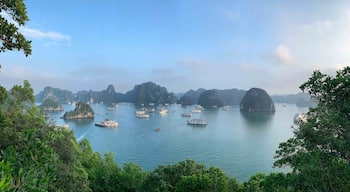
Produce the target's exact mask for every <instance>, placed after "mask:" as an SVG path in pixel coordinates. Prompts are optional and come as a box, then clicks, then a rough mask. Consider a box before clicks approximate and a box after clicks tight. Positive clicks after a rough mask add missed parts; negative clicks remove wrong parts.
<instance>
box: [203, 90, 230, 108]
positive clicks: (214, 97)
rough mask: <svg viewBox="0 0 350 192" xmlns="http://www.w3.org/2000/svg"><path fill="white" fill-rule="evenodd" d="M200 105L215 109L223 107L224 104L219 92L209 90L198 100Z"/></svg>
mask: <svg viewBox="0 0 350 192" xmlns="http://www.w3.org/2000/svg"><path fill="white" fill-rule="evenodd" d="M198 104H199V105H201V106H202V107H204V108H214V107H222V106H224V103H223V102H222V100H221V99H220V97H219V92H218V90H215V89H212V90H207V91H204V92H203V93H201V95H200V96H199V98H198Z"/></svg>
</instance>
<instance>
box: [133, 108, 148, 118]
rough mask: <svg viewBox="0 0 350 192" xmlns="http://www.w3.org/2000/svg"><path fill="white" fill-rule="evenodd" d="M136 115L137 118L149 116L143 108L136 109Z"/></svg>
mask: <svg viewBox="0 0 350 192" xmlns="http://www.w3.org/2000/svg"><path fill="white" fill-rule="evenodd" d="M136 117H137V118H149V114H147V113H146V111H144V110H139V111H136Z"/></svg>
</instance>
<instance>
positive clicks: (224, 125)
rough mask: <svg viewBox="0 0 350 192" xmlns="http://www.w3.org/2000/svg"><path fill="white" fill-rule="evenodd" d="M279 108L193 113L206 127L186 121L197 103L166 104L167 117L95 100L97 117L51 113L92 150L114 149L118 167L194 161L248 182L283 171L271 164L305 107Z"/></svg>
mask: <svg viewBox="0 0 350 192" xmlns="http://www.w3.org/2000/svg"><path fill="white" fill-rule="evenodd" d="M275 106H276V112H275V113H274V114H270V113H256V114H242V113H241V112H240V111H239V107H238V106H232V107H230V108H229V109H228V110H223V109H220V108H218V109H213V110H204V111H202V112H201V113H193V114H192V117H191V118H202V119H205V120H207V121H208V125H207V126H205V127H193V126H190V125H187V123H186V121H187V120H189V119H190V118H188V117H182V116H181V114H182V113H185V112H189V111H190V110H191V109H193V106H189V107H181V106H178V105H170V106H166V107H167V109H168V113H167V114H166V115H161V114H159V110H160V109H156V111H155V113H151V114H150V117H149V118H145V119H143V118H137V117H136V116H135V111H136V110H137V108H136V107H135V106H134V105H132V104H127V103H126V104H123V103H122V104H119V105H118V107H116V108H115V109H114V110H111V108H108V107H107V106H105V105H103V104H92V105H91V107H92V108H93V110H94V112H95V118H94V119H90V120H69V121H66V120H63V119H60V117H62V116H63V114H64V112H58V113H57V112H56V113H51V114H50V115H51V117H52V118H53V119H54V120H55V121H56V124H57V125H63V124H66V125H69V129H71V130H73V131H74V133H75V136H76V138H77V140H78V141H80V140H82V139H83V138H86V139H88V140H89V141H90V143H91V145H92V148H93V150H95V151H98V152H100V153H101V154H103V153H106V152H112V153H113V154H114V155H115V160H116V162H117V163H118V164H119V165H120V166H122V165H123V164H124V163H130V162H134V163H136V164H138V165H139V166H141V167H142V168H143V169H144V170H147V171H151V170H153V169H154V168H156V167H157V166H158V165H165V164H174V163H177V162H179V161H182V160H186V159H193V160H196V161H197V162H200V163H203V164H205V165H206V166H208V167H209V166H216V167H219V168H221V169H223V170H224V171H225V172H226V174H228V175H229V176H231V177H235V178H236V179H237V180H239V181H246V180H248V179H249V178H250V177H251V176H252V175H254V174H256V173H267V174H268V173H270V172H277V171H283V170H279V169H276V168H273V167H272V166H273V162H274V155H275V151H276V150H277V149H278V145H279V143H280V142H283V141H286V140H287V139H288V138H290V137H292V136H293V129H292V128H291V126H292V125H293V117H294V115H295V114H297V113H300V112H305V111H307V108H298V107H296V106H295V105H292V104H275ZM64 108H65V111H69V110H73V108H74V106H72V105H64ZM104 119H112V120H116V121H118V123H119V126H118V127H117V128H101V127H96V126H95V123H98V122H101V121H103V120H104ZM157 129H158V130H157Z"/></svg>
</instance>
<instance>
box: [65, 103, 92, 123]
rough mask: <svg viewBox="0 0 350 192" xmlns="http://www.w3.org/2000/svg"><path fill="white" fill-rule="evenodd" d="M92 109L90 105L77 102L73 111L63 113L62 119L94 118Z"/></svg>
mask: <svg viewBox="0 0 350 192" xmlns="http://www.w3.org/2000/svg"><path fill="white" fill-rule="evenodd" d="M94 114H95V113H94V111H93V110H92V108H91V107H90V105H88V104H86V103H83V102H78V103H77V104H76V105H75V109H74V110H73V111H69V112H66V113H65V114H64V115H63V118H64V119H88V118H94Z"/></svg>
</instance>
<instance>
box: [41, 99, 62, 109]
mask: <svg viewBox="0 0 350 192" xmlns="http://www.w3.org/2000/svg"><path fill="white" fill-rule="evenodd" d="M40 109H42V110H43V111H63V110H64V108H63V106H62V105H61V103H60V102H59V101H57V100H55V99H53V98H52V97H49V98H47V99H45V100H44V102H43V103H42V104H41V105H40Z"/></svg>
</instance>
